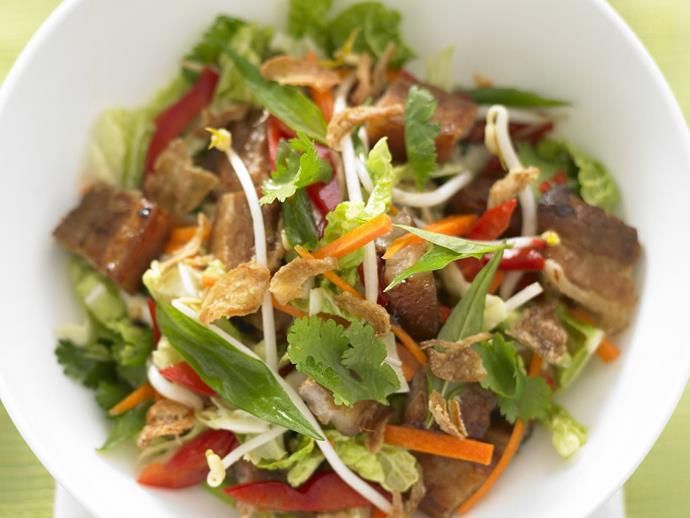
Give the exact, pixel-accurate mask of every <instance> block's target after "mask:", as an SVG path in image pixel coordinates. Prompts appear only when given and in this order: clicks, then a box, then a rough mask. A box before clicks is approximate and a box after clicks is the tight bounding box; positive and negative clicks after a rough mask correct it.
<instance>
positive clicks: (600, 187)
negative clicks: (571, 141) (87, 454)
mask: <svg viewBox="0 0 690 518" xmlns="http://www.w3.org/2000/svg"><path fill="white" fill-rule="evenodd" d="M568 150H569V151H570V154H571V155H572V157H573V160H574V161H575V165H577V167H578V173H577V180H578V182H579V183H580V196H582V199H583V200H585V201H586V202H587V203H589V204H590V205H594V206H595V207H601V208H602V209H604V210H606V211H609V212H611V211H613V210H614V209H615V208H616V206H617V205H618V202H619V201H620V193H619V191H618V187H617V186H616V182H615V180H614V179H613V177H611V175H610V174H609V173H608V171H607V170H606V168H605V167H604V166H603V165H602V163H601V162H598V161H597V160H594V159H593V158H591V157H589V156H587V155H585V154H584V153H582V152H581V151H579V150H578V149H576V148H574V147H573V146H568Z"/></svg>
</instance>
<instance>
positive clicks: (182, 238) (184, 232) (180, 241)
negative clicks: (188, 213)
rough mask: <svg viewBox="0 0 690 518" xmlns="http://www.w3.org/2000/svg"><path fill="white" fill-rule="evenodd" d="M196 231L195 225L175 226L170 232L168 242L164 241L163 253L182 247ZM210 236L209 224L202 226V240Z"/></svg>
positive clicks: (169, 252)
mask: <svg viewBox="0 0 690 518" xmlns="http://www.w3.org/2000/svg"><path fill="white" fill-rule="evenodd" d="M195 233H196V225H189V226H185V227H176V228H174V229H173V231H172V232H171V233H170V238H168V242H167V243H165V253H166V254H171V253H173V252H174V251H175V250H177V249H178V248H182V247H183V246H184V245H185V243H187V241H189V240H190V239H192V238H193V237H194V234H195ZM210 236H211V225H206V226H205V227H204V234H203V240H204V241H206V240H207V239H208V238H209V237H210Z"/></svg>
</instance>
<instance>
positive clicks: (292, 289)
mask: <svg viewBox="0 0 690 518" xmlns="http://www.w3.org/2000/svg"><path fill="white" fill-rule="evenodd" d="M337 267H338V260H337V259H336V258H335V257H326V258H324V259H305V258H302V257H297V258H296V259H293V260H292V261H290V262H289V263H287V264H286V265H285V266H283V267H281V268H280V270H278V271H277V272H276V273H275V275H274V276H273V278H272V279H271V284H270V286H269V288H268V289H269V290H270V292H271V294H272V295H273V296H274V297H275V298H276V300H277V301H278V302H280V303H281V304H287V303H288V302H290V301H291V300H294V299H301V298H304V297H306V296H307V293H308V291H309V288H308V286H307V281H309V279H311V278H312V277H316V276H317V275H321V274H322V273H326V272H330V271H331V270H334V269H335V268H337Z"/></svg>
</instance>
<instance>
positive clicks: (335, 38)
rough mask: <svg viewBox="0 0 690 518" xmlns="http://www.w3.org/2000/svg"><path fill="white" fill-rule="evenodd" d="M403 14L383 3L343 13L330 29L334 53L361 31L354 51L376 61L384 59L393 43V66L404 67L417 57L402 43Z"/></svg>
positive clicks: (363, 4) (356, 6)
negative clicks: (363, 53)
mask: <svg viewBox="0 0 690 518" xmlns="http://www.w3.org/2000/svg"><path fill="white" fill-rule="evenodd" d="M400 22H401V17H400V13H399V12H398V11H396V10H394V9H388V8H387V7H386V6H384V5H383V4H382V3H380V2H358V3H356V4H354V5H351V6H350V7H348V8H347V9H345V10H343V11H342V12H340V13H339V14H338V15H337V16H336V17H335V18H333V19H332V20H331V21H330V22H329V24H328V27H327V32H328V34H329V35H330V49H329V50H330V51H331V52H332V51H334V50H335V49H337V48H340V47H341V46H342V45H343V44H344V43H345V41H346V40H347V39H348V38H349V37H350V35H351V34H352V32H353V31H355V30H357V31H358V32H357V37H356V39H355V44H354V51H355V52H357V53H362V52H367V53H369V54H370V55H371V56H373V57H374V58H380V57H381V56H382V55H383V53H384V52H385V51H386V48H387V47H388V44H389V43H393V44H394V45H395V54H394V55H393V59H392V60H391V65H392V66H393V67H396V68H400V67H401V66H403V64H404V63H405V61H407V60H408V59H410V58H411V57H413V56H414V54H413V52H412V50H410V48H409V47H408V46H407V45H406V44H405V42H404V41H403V40H402V36H401V34H400Z"/></svg>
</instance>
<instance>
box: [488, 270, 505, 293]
mask: <svg viewBox="0 0 690 518" xmlns="http://www.w3.org/2000/svg"><path fill="white" fill-rule="evenodd" d="M505 277H506V272H504V271H503V270H496V273H495V274H494V278H493V279H491V284H490V285H489V293H490V294H492V295H493V294H494V293H496V292H497V291H498V288H500V287H501V284H502V283H503V279H505Z"/></svg>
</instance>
